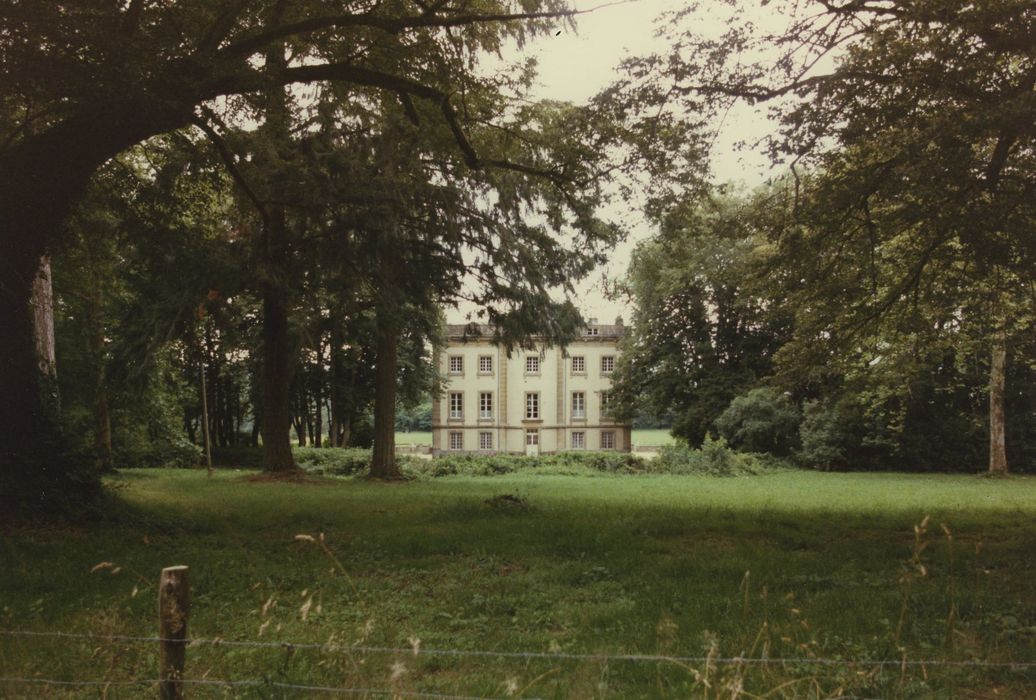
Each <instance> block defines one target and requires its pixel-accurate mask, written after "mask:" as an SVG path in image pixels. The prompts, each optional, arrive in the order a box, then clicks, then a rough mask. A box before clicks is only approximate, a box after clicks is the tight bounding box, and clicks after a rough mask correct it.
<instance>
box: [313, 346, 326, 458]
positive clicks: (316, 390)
mask: <svg viewBox="0 0 1036 700" xmlns="http://www.w3.org/2000/svg"><path fill="white" fill-rule="evenodd" d="M323 369H324V333H323V331H321V332H320V333H319V334H318V335H317V364H316V367H314V368H313V404H314V409H315V411H316V412H315V413H314V414H313V432H314V436H315V438H316V439H315V440H314V441H313V445H314V446H315V447H321V446H322V444H321V443H322V441H323V434H324V416H323V412H324V406H323V403H324V398H323V392H322V389H323V388H324V372H323Z"/></svg>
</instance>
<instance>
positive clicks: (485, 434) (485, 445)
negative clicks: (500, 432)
mask: <svg viewBox="0 0 1036 700" xmlns="http://www.w3.org/2000/svg"><path fill="white" fill-rule="evenodd" d="M478 449H480V450H491V449H493V433H491V432H489V431H487V430H484V431H482V432H480V433H479V434H478Z"/></svg>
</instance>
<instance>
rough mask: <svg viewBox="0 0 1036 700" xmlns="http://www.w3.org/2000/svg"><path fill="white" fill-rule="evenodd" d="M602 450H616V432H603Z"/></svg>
mask: <svg viewBox="0 0 1036 700" xmlns="http://www.w3.org/2000/svg"><path fill="white" fill-rule="evenodd" d="M601 449H602V450H614V449H615V431H614V430H602V431H601Z"/></svg>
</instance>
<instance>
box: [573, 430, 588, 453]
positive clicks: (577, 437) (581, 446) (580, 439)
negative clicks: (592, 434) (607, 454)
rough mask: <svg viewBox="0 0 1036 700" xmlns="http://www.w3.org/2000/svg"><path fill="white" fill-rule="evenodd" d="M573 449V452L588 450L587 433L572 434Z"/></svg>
mask: <svg viewBox="0 0 1036 700" xmlns="http://www.w3.org/2000/svg"><path fill="white" fill-rule="evenodd" d="M572 449H573V450H585V449H586V433H584V432H583V431H581V430H579V431H576V432H574V433H572Z"/></svg>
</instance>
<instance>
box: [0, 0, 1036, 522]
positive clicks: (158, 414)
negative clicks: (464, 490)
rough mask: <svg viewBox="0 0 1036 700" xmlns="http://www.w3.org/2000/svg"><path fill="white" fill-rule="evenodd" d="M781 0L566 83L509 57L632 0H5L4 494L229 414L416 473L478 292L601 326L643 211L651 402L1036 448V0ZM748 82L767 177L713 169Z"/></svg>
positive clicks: (691, 423) (1035, 463) (792, 432)
mask: <svg viewBox="0 0 1036 700" xmlns="http://www.w3.org/2000/svg"><path fill="white" fill-rule="evenodd" d="M764 4H765V3H764ZM774 4H775V5H780V9H781V11H782V12H783V13H784V16H785V17H786V18H787V21H786V23H785V26H784V28H783V29H782V30H781V31H777V32H774V31H768V30H767V31H764V30H762V29H760V28H759V27H757V26H756V25H755V24H754V23H753V22H752V20H751V17H750V16H749V15H748V14H747V13H745V12H744V11H743V8H742V7H740V6H739V5H738V4H736V3H732V4H729V6H728V10H729V12H728V15H729V16H728V19H727V25H726V30H725V32H724V33H723V34H722V36H721V37H719V38H716V37H709V36H704V35H702V34H701V33H700V32H699V31H698V27H697V24H696V16H697V15H696V13H700V12H702V11H703V7H702V6H700V5H698V4H693V5H690V6H688V7H687V8H686V9H683V10H681V11H678V12H675V13H671V14H670V15H669V16H667V17H664V18H662V20H661V21H660V23H659V27H660V32H661V33H662V34H661V35H662V36H663V37H664V38H665V41H666V44H667V49H666V50H665V51H662V52H659V53H657V54H653V55H641V56H633V57H630V58H627V59H625V60H624V61H623V62H622V63H621V64H620V65H619V67H618V68H617V71H616V74H615V79H614V82H613V83H612V84H611V85H609V86H608V87H607V88H606V89H604V90H602V91H601V92H599V93H598V94H596V95H595V96H593V97H592V98H591V99H589V100H588V101H586V102H585V103H571V102H562V101H555V100H536V99H533V98H532V97H530V95H531V94H532V86H533V83H534V79H535V75H536V72H535V71H536V66H535V62H534V61H532V60H528V59H523V58H518V59H514V60H508V61H507V62H506V63H502V61H503V58H502V57H504V56H514V55H516V54H515V52H514V51H513V49H514V48H515V47H517V48H518V49H520V48H521V47H522V46H523V45H524V44H525V42H528V41H531V40H534V39H535V38H536V37H539V36H545V35H552V34H554V33H556V32H559V31H568V30H570V29H572V28H573V27H575V26H578V21H579V16H580V14H582V13H585V12H587V11H603V10H587V9H576V8H574V7H572V6H570V4H569V3H567V2H563V1H562V0H524V1H523V2H507V1H503V0H476V1H470V0H434V1H432V2H428V1H425V0H398V1H389V2H383V1H379V0H375V1H368V0H359V1H357V0H321V1H320V2H316V1H312V0H218V1H215V0H206V1H204V2H202V1H200V0H198V1H187V2H177V3H161V2H152V1H151V0H82V1H80V2H75V3H61V2H37V1H35V0H0V100H2V101H0V132H2V133H0V395H2V396H3V401H2V402H0V500H2V504H3V506H2V507H3V510H4V512H5V514H6V515H15V516H18V515H30V516H32V517H44V516H46V515H47V514H50V513H61V512H69V511H76V512H83V510H84V509H89V506H90V504H92V503H96V502H97V501H98V499H100V498H101V497H102V493H103V487H102V477H103V475H104V474H106V473H110V472H111V471H112V470H114V469H116V468H124V467H134V466H167V465H179V466H190V465H195V464H199V463H202V462H203V461H204V459H205V456H204V454H203V452H204V450H202V448H201V446H202V445H204V444H206V442H210V443H211V444H212V445H213V446H215V448H217V449H219V448H232V447H238V446H248V445H251V446H255V448H256V449H261V452H262V469H263V470H264V471H265V472H267V473H269V474H271V475H278V474H281V475H290V474H292V473H294V472H296V470H297V469H298V465H297V464H296V459H295V457H294V455H293V451H292V442H293V441H295V442H298V443H300V444H305V443H307V442H308V443H310V444H311V445H313V446H316V447H332V448H333V447H346V446H364V447H370V448H371V458H370V467H369V472H370V476H371V477H373V478H375V479H385V480H394V479H398V478H399V477H400V476H401V470H400V466H399V462H398V460H397V458H396V455H395V452H396V450H395V445H394V432H395V429H396V426H397V423H398V422H399V421H398V418H399V416H401V415H402V416H408V415H409V416H412V415H413V413H414V412H415V411H417V410H418V408H419V407H420V406H421V405H422V404H423V403H425V402H427V401H428V397H430V396H431V395H432V394H434V392H436V391H437V390H438V378H437V377H436V374H435V371H434V368H433V366H432V357H433V354H434V352H435V348H436V347H438V346H439V345H440V344H441V342H442V339H441V332H442V331H441V328H442V324H443V321H444V314H445V312H446V310H448V309H450V308H453V307H455V306H456V305H457V304H459V303H461V302H464V303H468V304H473V305H475V306H476V307H477V308H479V309H480V310H481V314H482V316H481V317H480V318H478V319H477V320H478V321H480V322H482V323H488V324H490V325H491V326H492V327H494V328H495V329H496V330H495V335H494V340H495V341H496V342H499V343H501V344H503V345H504V346H505V347H508V348H517V347H521V346H523V345H527V344H528V343H529V342H530V339H531V338H533V337H534V336H536V337H541V338H545V339H546V340H547V341H548V342H550V343H561V344H563V343H564V342H565V341H566V340H569V339H571V338H573V337H574V336H575V334H577V333H578V332H579V331H580V329H581V327H582V324H583V323H584V321H583V319H582V318H580V315H579V313H578V311H577V309H576V306H575V304H574V301H573V295H574V291H575V285H576V284H577V283H578V282H579V280H581V279H583V278H585V277H586V276H587V275H589V274H590V273H591V272H593V271H594V269H595V268H596V267H597V265H598V264H599V263H601V262H602V261H603V260H605V259H606V257H607V256H608V254H609V252H610V251H611V250H612V248H613V247H614V246H615V245H616V243H617V242H619V241H621V240H623V238H624V237H625V236H626V234H627V231H625V230H624V229H623V227H622V226H620V225H619V224H617V223H615V222H614V221H613V220H612V219H611V217H610V216H609V214H608V212H609V209H610V208H612V209H614V208H615V207H622V208H627V209H629V208H636V210H637V211H638V213H639V215H642V217H643V219H644V220H645V221H647V222H648V223H649V224H650V225H651V226H652V228H653V230H654V233H653V235H652V236H651V237H650V238H649V239H648V240H646V241H644V242H642V243H641V244H639V245H638V247H637V249H636V252H635V254H634V257H633V261H632V263H631V266H630V269H629V272H628V273H627V274H626V275H625V276H624V277H623V278H622V279H619V280H616V281H615V284H614V293H615V294H616V296H617V297H618V298H625V299H626V300H628V301H629V303H630V304H631V308H632V309H633V312H632V318H630V319H628V320H627V327H628V329H629V333H628V334H627V336H626V338H625V339H624V341H623V343H624V352H623V355H622V358H623V361H622V363H621V366H620V367H619V368H618V372H617V390H618V391H617V398H618V401H619V404H620V405H621V410H622V412H623V415H625V416H626V417H629V418H630V419H634V418H639V419H641V420H654V421H656V422H661V423H664V424H666V425H667V426H670V425H671V426H672V430H673V434H674V435H675V436H676V437H677V438H678V439H680V440H682V441H684V442H686V443H687V445H688V447H689V448H695V447H698V446H700V445H702V444H703V443H705V442H707V441H712V440H714V439H722V440H723V441H725V443H726V444H727V445H729V446H730V448H732V449H735V450H742V451H746V452H753V453H769V454H772V455H776V456H779V457H782V458H784V457H786V458H789V459H792V460H795V461H797V462H798V463H799V464H801V465H804V466H807V467H811V468H816V469H822V470H832V469H833V470H848V469H853V470H890V469H891V470H903V471H970V472H979V471H988V472H990V473H993V474H1006V473H1008V472H1009V471H1031V470H1034V469H1036V333H1034V331H1033V327H1034V308H1036V306H1034V305H1036V274H1034V273H1036V264H1034V263H1036V151H1034V137H1036V126H1034V125H1036V119H1034V116H1036V89H1034V88H1036V42H1034V41H1033V36H1034V33H1036V7H1034V6H1033V5H1032V3H1031V2H1027V1H1026V0H978V1H977V2H967V3H965V2H959V1H957V0H862V1H861V0H846V1H842V0H817V1H815V2H814V1H808V2H776V3H774ZM517 55H518V56H520V55H521V54H520V51H519V52H518V53H517ZM737 102H747V103H749V104H752V105H757V106H760V107H762V108H764V109H766V110H768V111H769V113H770V114H771V116H772V117H773V118H774V119H775V120H776V123H777V124H779V129H778V131H777V132H775V133H774V134H772V135H770V136H769V137H767V138H764V139H762V140H760V141H757V142H752V143H746V144H744V146H743V147H744V148H753V149H765V151H766V152H767V153H768V155H769V156H770V158H771V159H772V161H773V163H774V164H775V171H774V172H775V173H777V174H776V175H775V176H774V178H773V179H772V180H771V181H770V182H769V183H768V184H766V185H765V186H763V187H760V188H756V189H753V190H744V189H739V188H737V187H734V186H729V185H725V184H723V183H718V182H716V181H715V179H714V178H713V176H712V173H711V168H710V155H711V153H710V149H711V148H712V147H713V144H714V142H715V135H716V133H717V130H718V129H719V128H720V127H721V123H722V119H723V115H724V114H725V112H726V111H727V110H728V109H730V107H731V105H733V104H735V103H737ZM293 433H294V435H293Z"/></svg>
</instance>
